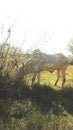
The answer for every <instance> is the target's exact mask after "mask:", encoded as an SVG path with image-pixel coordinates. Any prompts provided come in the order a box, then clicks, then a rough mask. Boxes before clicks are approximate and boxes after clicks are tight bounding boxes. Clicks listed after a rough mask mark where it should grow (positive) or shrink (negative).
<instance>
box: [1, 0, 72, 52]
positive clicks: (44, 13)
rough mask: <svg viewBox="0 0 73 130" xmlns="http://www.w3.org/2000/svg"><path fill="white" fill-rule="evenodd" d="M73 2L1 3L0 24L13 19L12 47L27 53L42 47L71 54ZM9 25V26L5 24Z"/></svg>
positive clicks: (44, 0)
mask: <svg viewBox="0 0 73 130" xmlns="http://www.w3.org/2000/svg"><path fill="white" fill-rule="evenodd" d="M72 5H73V4H72V0H55V1H53V0H40V1H39V0H37V1H34V0H31V1H30V0H27V1H26V0H22V1H21V0H19V1H17V0H13V1H9V0H7V1H4V0H3V1H1V2H0V20H1V21H0V24H6V20H7V19H8V20H9V22H10V24H11V23H12V21H13V20H15V22H14V31H13V33H12V37H11V38H12V44H13V45H15V46H21V45H22V42H23V41H24V43H23V46H21V48H22V49H23V50H24V51H28V50H33V49H35V48H39V49H41V50H42V51H44V52H46V53H58V52H62V53H65V54H68V52H67V50H66V46H67V43H68V41H69V40H70V38H72V37H73V19H72V12H73V7H72ZM6 25H7V24H6Z"/></svg>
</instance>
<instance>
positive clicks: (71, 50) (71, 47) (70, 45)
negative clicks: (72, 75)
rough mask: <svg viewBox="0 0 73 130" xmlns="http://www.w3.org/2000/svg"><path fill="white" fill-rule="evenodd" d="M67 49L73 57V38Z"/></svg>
mask: <svg viewBox="0 0 73 130" xmlns="http://www.w3.org/2000/svg"><path fill="white" fill-rule="evenodd" d="M67 49H68V51H69V52H71V54H72V55H73V38H72V39H71V40H70V41H69V43H68V46H67Z"/></svg>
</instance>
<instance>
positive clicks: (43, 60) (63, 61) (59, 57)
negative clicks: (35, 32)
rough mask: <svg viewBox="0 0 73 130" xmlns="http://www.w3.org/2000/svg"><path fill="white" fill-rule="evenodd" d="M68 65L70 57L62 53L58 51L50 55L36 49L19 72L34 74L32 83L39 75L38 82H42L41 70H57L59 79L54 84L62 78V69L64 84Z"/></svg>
mask: <svg viewBox="0 0 73 130" xmlns="http://www.w3.org/2000/svg"><path fill="white" fill-rule="evenodd" d="M67 66H68V58H67V57H66V56H65V55H63V54H62V53H58V54H55V55H49V54H45V53H42V52H41V51H39V50H35V51H34V52H33V53H32V54H31V58H30V60H29V61H28V62H27V63H26V64H25V65H23V66H22V67H21V68H20V69H19V72H20V73H21V74H23V75H26V74H30V73H32V74H33V77H32V84H33V83H34V81H35V78H36V76H37V77H38V83H39V82H40V72H41V71H49V72H51V73H52V72H54V71H55V70H57V80H56V81H55V84H54V85H57V83H58V81H59V79H60V71H62V86H63V85H64V83H65V81H66V69H67Z"/></svg>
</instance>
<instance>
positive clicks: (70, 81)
mask: <svg viewBox="0 0 73 130" xmlns="http://www.w3.org/2000/svg"><path fill="white" fill-rule="evenodd" d="M56 78H57V76H56V71H55V72H53V73H50V72H45V71H44V72H41V74H40V84H41V85H44V84H46V85H50V86H52V87H53V88H55V89H59V88H61V87H62V85H61V83H62V76H61V72H60V80H59V82H58V84H57V86H54V82H55V81H56ZM31 79H32V75H28V76H27V77H26V81H27V83H28V85H31ZM35 83H37V78H36V80H35ZM68 86H69V87H70V86H71V87H73V66H68V68H67V71H66V83H65V85H64V87H68Z"/></svg>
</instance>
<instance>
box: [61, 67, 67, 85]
mask: <svg viewBox="0 0 73 130" xmlns="http://www.w3.org/2000/svg"><path fill="white" fill-rule="evenodd" d="M65 82H66V68H63V69H62V86H63V85H64V83H65Z"/></svg>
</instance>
